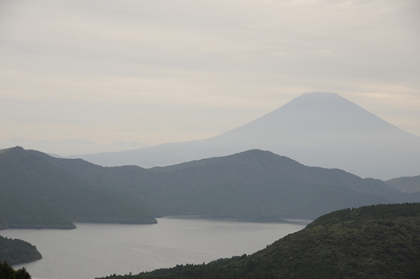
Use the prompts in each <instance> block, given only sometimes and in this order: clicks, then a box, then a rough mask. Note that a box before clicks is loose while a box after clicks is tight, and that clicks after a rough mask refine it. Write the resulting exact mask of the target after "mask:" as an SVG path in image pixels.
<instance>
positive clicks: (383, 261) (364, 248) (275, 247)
mask: <svg viewBox="0 0 420 279" xmlns="http://www.w3.org/2000/svg"><path fill="white" fill-rule="evenodd" d="M419 274H420V204H419V203H412V204H408V203H407V204H391V205H376V206H366V207H360V208H357V209H343V210H339V211H335V212H332V213H330V214H326V215H323V216H321V217H319V218H318V219H316V220H315V221H314V222H312V223H311V224H309V225H308V226H307V227H306V228H305V229H303V230H301V231H299V232H296V233H293V234H290V235H288V236H286V237H284V238H282V239H280V240H278V241H276V242H274V243H273V244H271V245H269V246H267V247H266V248H265V249H263V250H261V251H259V252H256V253H254V254H252V255H242V256H237V257H233V258H230V259H219V260H216V261H214V262H211V263H209V264H206V265H178V266H176V267H174V268H167V269H159V270H156V271H152V272H144V273H140V274H138V275H132V276H130V275H125V276H124V275H119V276H117V275H115V276H108V277H104V279H105V278H107V279H122V278H124V279H129V278H132V279H140V278H149V279H152V278H156V279H157V278H165V279H192V278H195V279H197V278H208V279H210V278H214V279H216V278H217V279H229V278H236V279H240V278H247V279H252V278H273V279H274V278H276V279H277V278H289V279H292V278H293V279H306V278H307V279H317V278H319V279H321V278H322V279H329V278H337V279H338V278H343V279H350V278H354V279H356V278H357V279H364V278H366V279H387V278H389V279H391V278H392V279H395V278H405V279H415V278H419Z"/></svg>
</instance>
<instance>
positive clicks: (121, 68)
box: [0, 0, 420, 144]
mask: <svg viewBox="0 0 420 279" xmlns="http://www.w3.org/2000/svg"><path fill="white" fill-rule="evenodd" d="M419 7H420V6H419V4H418V2H417V1H404V0H402V1H387V0H386V1H383V0H371V1H333V0H331V1H293V0H290V1H275V0H273V1H255V0H244V1H237V0H225V1H219V0H209V1H205V0H202V1H196V0H195V1H192V0H180V1H169V0H166V1H150V0H143V1H137V0H136V1H134V0H123V1H99V0H93V1H81V0H77V1H54V2H51V1H44V0H33V1H27V0H20V1H13V2H12V1H4V0H3V1H2V0H0V10H1V12H0V13H1V16H0V18H1V19H0V73H1V75H0V90H1V92H2V93H1V95H2V96H1V98H2V100H7V104H8V106H9V109H8V110H7V111H9V112H10V114H7V113H5V112H3V113H2V117H3V118H4V119H5V120H4V121H11V122H12V121H13V119H14V118H13V116H12V115H13V113H12V112H13V111H19V110H21V109H22V108H23V107H25V106H26V104H28V102H33V104H36V106H37V109H36V110H29V111H28V112H27V113H26V114H25V117H27V118H28V119H31V121H32V125H34V126H36V125H40V126H42V125H44V124H43V123H44V122H43V121H45V119H46V118H48V117H50V118H52V117H54V114H56V115H60V112H57V111H54V110H49V109H48V108H46V106H47V105H46V104H48V100H54V101H53V103H54V106H57V107H61V108H64V107H65V106H66V104H68V103H72V104H73V102H74V103H77V104H80V102H84V103H83V105H82V107H83V108H84V109H82V110H81V112H79V115H77V116H74V117H75V119H79V118H80V119H82V118H84V119H86V120H85V123H91V125H97V127H99V126H100V127H102V124H98V121H97V119H103V122H104V123H112V126H109V127H108V129H106V128H105V126H106V125H104V126H103V127H104V128H101V129H103V130H101V131H103V133H106V132H107V131H106V130H113V129H118V126H119V125H120V126H126V127H127V129H132V130H133V131H134V130H136V129H138V130H139V131H146V130H147V129H150V130H149V131H150V133H155V134H156V135H158V134H162V132H160V133H159V132H158V131H159V129H161V131H162V130H164V129H168V127H167V125H166V124H165V121H166V122H170V123H172V126H173V125H176V124H175V123H174V122H178V123H182V124H178V125H179V126H178V127H179V128H178V129H175V130H176V131H177V132H173V133H172V137H171V136H168V133H164V134H165V137H164V138H163V137H162V138H160V139H159V136H156V137H153V138H154V142H146V143H152V144H153V143H160V142H167V141H172V140H171V139H175V138H176V139H180V137H179V136H178V135H179V134H182V133H183V131H189V132H185V134H189V135H192V133H191V131H194V130H195V131H200V132H196V133H194V137H195V138H202V137H205V136H208V135H209V134H218V133H220V132H224V131H226V130H227V129H229V128H234V127H235V125H238V124H243V123H245V122H246V121H249V120H252V117H257V116H261V115H262V114H263V113H264V112H269V111H270V110H273V109H275V108H277V107H279V106H281V105H283V104H284V103H286V102H287V101H290V100H291V99H292V98H294V97H297V96H298V95H299V94H302V93H305V92H307V91H334V92H337V93H341V94H343V96H345V97H347V98H349V99H351V100H353V101H356V102H357V101H360V103H358V104H360V105H362V106H363V105H364V104H366V106H368V107H366V108H367V109H371V110H373V111H374V112H375V111H376V112H380V113H381V115H380V116H381V117H383V118H385V119H386V120H388V121H390V122H392V123H394V124H398V123H401V124H402V125H403V127H402V128H404V127H407V128H409V131H411V132H413V133H416V134H417V135H420V126H419V125H420V124H418V125H413V124H412V123H415V122H417V123H420V120H419V118H417V117H418V116H417V114H415V113H413V114H410V115H408V114H404V115H406V116H405V117H396V116H395V114H393V113H391V112H390V113H389V114H387V112H386V111H385V110H383V109H382V108H383V107H387V108H390V109H391V111H402V110H404V109H403V108H406V107H407V102H409V103H412V102H414V103H416V102H417V101H418V100H419V99H420V96H419V95H420V81H419V80H418V77H419V76H420V66H419V65H420V55H419V52H418V49H420V37H419V34H420V30H419V29H420V22H419V21H420V20H419V17H418V16H417V15H418V12H420V9H419ZM406 95H409V96H410V99H407V98H404V97H401V98H396V97H395V96H406ZM363 96H364V97H363ZM378 96H380V97H378ZM390 96H391V97H390ZM390 99H392V100H393V101H390ZM375 103H376V104H377V105H375ZM114 105H115V106H116V107H117V108H118V109H115V110H113V109H112V108H113V106H114ZM0 106H3V105H0ZM100 106H102V107H105V108H107V109H104V110H101V109H100V108H99V107H100ZM132 106H137V107H138V108H139V109H138V110H137V112H136V110H135V109H132ZM145 106H147V108H148V109H143V108H144V107H145ZM89 107H92V108H93V109H92V111H89V109H88V108H89ZM169 108H176V109H169ZM177 108H182V110H179V109H177ZM392 108H395V109H393V110H392ZM229 110H230V111H231V113H230V115H229V117H227V118H226V117H225V119H224V120H223V125H220V128H219V129H217V123H215V122H214V121H215V119H219V118H220V117H219V116H218V115H219V114H220V115H223V116H225V113H227V111H229ZM411 110H412V109H411ZM109 111H114V113H109ZM199 111H206V113H201V114H200V113H198V112H199ZM221 111H222V112H221ZM126 112H130V113H126ZM153 112H156V113H153ZM158 112H159V113H161V114H162V115H160V116H159V117H157V114H158ZM186 113H191V115H190V116H189V119H192V118H193V119H194V120H195V121H192V120H189V119H188V117H184V115H185V114H186ZM41 115H44V116H42V117H41ZM119 115H124V117H127V119H132V118H137V119H142V121H141V123H140V124H137V125H136V124H135V123H132V122H131V120H126V122H130V123H131V124H129V125H132V126H129V125H128V124H121V123H122V122H124V119H125V118H124V117H122V116H121V117H120V116H119ZM67 117H68V119H71V113H70V112H67V114H66V116H65V117H64V116H63V117H58V119H63V122H62V125H63V127H65V126H66V125H70V124H68V122H66V120H65V119H67ZM95 119H96V120H95ZM116 119H117V120H116ZM156 119H160V120H159V121H157V120H156ZM176 120H178V121H176ZM394 120H395V122H393V121H394ZM75 122H77V123H81V121H75ZM404 123H410V124H409V125H406V124H404ZM16 125H20V124H16ZM51 125H53V124H51ZM54 125H60V122H59V121H58V120H57V121H56V122H55V124H54ZM74 125H76V124H74ZM80 125H82V124H80ZM85 125H87V124H85ZM110 125H111V124H110ZM404 125H406V126H404ZM63 127H61V128H60V129H61V130H63V131H65V128H63ZM151 127H153V129H152V128H151ZM159 127H160V128H159ZM203 127H204V128H203ZM205 127H209V129H208V131H205ZM210 127H211V128H210ZM45 129H47V128H45ZM24 130H25V129H22V132H20V134H15V133H16V131H15V130H13V131H12V130H10V132H6V133H4V135H3V137H13V136H22V137H28V138H31V139H37V138H41V137H42V136H43V134H44V133H39V134H37V133H30V134H29V133H25V132H24ZM69 130H71V131H74V130H73V129H70V128H69ZM95 130H97V128H95ZM209 131H210V132H209ZM108 133H110V132H108ZM145 133H146V132H144V133H143V132H142V133H140V132H139V134H138V138H137V137H136V136H135V133H134V132H133V133H130V135H129V136H127V137H130V138H127V141H131V140H137V141H142V139H141V137H142V136H143V135H144V134H145ZM177 133H178V135H177ZM200 133H201V135H202V136H201V137H200V136H199V135H200ZM84 135H87V134H86V132H83V133H80V134H79V135H73V136H72V137H79V138H86V137H87V136H84ZM120 136H121V137H123V133H121V134H120ZM56 137H58V138H54V139H53V140H61V139H63V137H67V134H66V133H63V134H57V135H56ZM88 137H89V138H87V139H90V140H93V141H95V140H96V141H97V140H98V139H100V138H103V137H102V136H100V137H99V136H98V137H95V136H94V135H92V133H89V136H88ZM183 139H185V140H187V138H186V137H185V138H183ZM191 139H193V138H191ZM121 140H124V139H121Z"/></svg>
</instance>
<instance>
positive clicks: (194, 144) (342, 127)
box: [78, 92, 420, 179]
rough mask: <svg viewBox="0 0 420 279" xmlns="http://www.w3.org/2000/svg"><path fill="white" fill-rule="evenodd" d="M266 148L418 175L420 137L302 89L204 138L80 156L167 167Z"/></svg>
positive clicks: (310, 161)
mask: <svg viewBox="0 0 420 279" xmlns="http://www.w3.org/2000/svg"><path fill="white" fill-rule="evenodd" d="M250 149H261V150H269V151H271V152H273V153H276V154H281V155H284V156H287V157H290V158H293V159H295V160H297V161H299V162H301V163H303V164H305V165H310V166H320V167H326V168H339V169H344V170H346V171H349V172H351V173H354V174H356V175H358V176H361V177H374V178H380V179H391V178H395V177H400V176H413V175H418V170H419V169H420V138H419V137H417V136H414V135H412V134H409V133H407V132H405V131H402V130H400V129H399V128H397V127H395V126H393V125H391V124H390V123H388V122H386V121H384V120H382V119H381V118H379V117H377V116H375V115H374V114H372V113H370V112H368V111H366V110H365V109H363V108H361V107H360V106H358V105H356V104H354V103H352V102H350V101H348V100H346V99H344V98H342V97H341V96H339V95H338V94H335V93H319V92H318V93H317V92H316V93H307V94H304V95H302V96H300V97H298V98H296V99H294V100H292V101H291V102H289V103H287V104H286V105H284V106H282V107H280V108H278V109H276V110H275V111H272V112H271V113H269V114H267V115H264V116H262V117H261V118H258V119H256V120H254V121H252V122H250V123H247V124H245V125H243V126H241V127H238V128H236V129H233V130H231V131H228V132H226V133H223V134H221V135H218V136H216V137H212V138H209V139H205V140H197V141H189V142H180V143H168V144H162V145H158V146H152V147H148V148H142V149H136V150H130V151H123V152H111V153H99V154H90V155H81V156H78V158H82V159H84V160H87V161H89V162H92V163H95V164H99V165H103V166H119V165H138V166H142V167H154V166H166V165H173V164H178V163H182V162H187V161H192V160H198V159H203V158H209V157H215V156H225V155H229V154H233V153H237V152H242V151H246V150H250Z"/></svg>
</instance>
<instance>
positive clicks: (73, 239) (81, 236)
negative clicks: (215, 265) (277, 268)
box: [0, 218, 309, 279]
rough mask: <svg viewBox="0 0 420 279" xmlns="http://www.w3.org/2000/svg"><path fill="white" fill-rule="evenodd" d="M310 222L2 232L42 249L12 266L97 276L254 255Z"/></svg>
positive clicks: (165, 222)
mask: <svg viewBox="0 0 420 279" xmlns="http://www.w3.org/2000/svg"><path fill="white" fill-rule="evenodd" d="M308 222H309V221H305V220H303V221H298V220H295V221H294V220H291V222H289V223H248V222H236V221H220V220H203V219H173V218H160V219H158V224H155V225H121V224H86V223H78V224H76V226H77V229H75V230H18V229H13V230H4V231H0V235H2V236H5V237H6V236H7V237H9V238H18V239H22V240H25V241H28V242H30V243H31V244H33V245H35V246H36V247H37V248H38V250H39V251H40V252H41V254H42V256H43V259H42V260H39V261H36V262H32V263H26V264H21V265H16V266H14V268H21V267H22V266H25V267H26V269H27V270H28V271H29V273H30V274H31V275H32V277H33V278H48V279H49V278H61V279H64V278H69V279H94V278H95V277H100V276H107V275H110V274H114V273H115V274H128V273H130V272H131V273H132V274H137V273H139V272H142V271H150V270H153V269H157V268H164V267H172V266H175V265H177V264H187V263H189V264H191V263H193V264H201V263H203V262H205V263H207V262H210V261H212V260H216V259H219V258H228V257H232V256H240V255H243V254H252V253H254V252H256V251H258V250H261V249H263V248H265V247H266V245H268V244H271V243H273V242H274V241H276V240H278V239H280V238H282V237H283V236H286V235H287V234H290V233H293V232H296V231H299V230H301V229H303V228H304V227H305V226H306V224H307V223H308Z"/></svg>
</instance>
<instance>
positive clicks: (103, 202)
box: [0, 147, 156, 229]
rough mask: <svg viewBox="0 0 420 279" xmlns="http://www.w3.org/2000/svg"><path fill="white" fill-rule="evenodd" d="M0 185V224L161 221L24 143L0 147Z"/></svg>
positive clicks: (50, 225)
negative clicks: (7, 147)
mask: <svg viewBox="0 0 420 279" xmlns="http://www.w3.org/2000/svg"><path fill="white" fill-rule="evenodd" d="M40 154H42V153H40ZM45 156H47V155H45ZM48 157H49V156H48ZM0 191H1V193H2V195H1V197H0V200H1V203H0V229H4V228H65V229H68V228H74V225H73V224H72V222H73V221H74V222H116V223H155V222H156V220H154V218H153V217H151V216H150V215H148V214H147V213H145V212H143V211H142V210H141V209H139V208H137V207H134V206H132V205H128V204H126V203H124V202H122V201H120V200H117V199H115V198H112V197H111V196H108V195H106V194H104V193H101V192H98V191H96V190H95V189H94V188H93V187H92V186H91V185H90V184H88V183H87V182H85V181H83V180H82V179H80V178H79V177H77V176H75V175H72V174H71V173H69V172H67V171H65V170H63V169H61V168H58V167H56V166H54V165H52V164H50V163H49V162H47V161H46V160H45V159H44V158H43V156H39V154H38V153H36V152H29V151H25V150H23V149H22V148H20V147H16V148H11V149H5V150H1V151H0Z"/></svg>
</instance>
